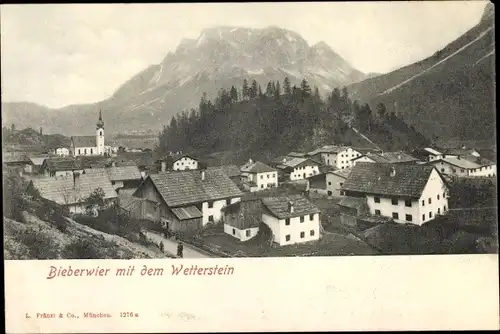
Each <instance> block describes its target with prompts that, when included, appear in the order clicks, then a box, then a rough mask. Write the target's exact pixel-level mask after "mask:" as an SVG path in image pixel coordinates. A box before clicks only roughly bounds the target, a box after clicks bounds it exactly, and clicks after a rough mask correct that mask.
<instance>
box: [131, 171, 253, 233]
mask: <svg viewBox="0 0 500 334" xmlns="http://www.w3.org/2000/svg"><path fill="white" fill-rule="evenodd" d="M242 195H243V193H242V192H241V191H240V190H239V189H238V187H237V186H236V184H235V183H234V182H233V181H231V179H230V178H229V177H228V176H227V175H226V174H225V173H223V172H220V171H217V170H204V169H203V170H189V171H188V170H186V171H170V172H160V173H158V174H150V175H148V176H147V178H146V179H145V180H144V181H143V182H142V183H141V185H140V186H139V187H138V188H137V190H136V191H135V192H134V194H133V196H134V197H138V198H141V199H143V207H142V213H141V214H142V216H143V217H144V218H145V219H152V220H154V221H157V222H162V224H163V225H164V226H166V227H168V228H169V229H170V230H172V231H187V230H196V229H199V228H202V227H203V226H205V225H206V224H209V223H217V222H219V221H221V219H222V211H221V209H222V208H223V207H225V206H226V205H229V204H232V203H236V202H239V201H240V200H241V196H242Z"/></svg>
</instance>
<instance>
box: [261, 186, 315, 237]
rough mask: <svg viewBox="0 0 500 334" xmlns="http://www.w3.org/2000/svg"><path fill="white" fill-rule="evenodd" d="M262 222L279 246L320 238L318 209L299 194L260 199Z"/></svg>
mask: <svg viewBox="0 0 500 334" xmlns="http://www.w3.org/2000/svg"><path fill="white" fill-rule="evenodd" d="M262 204H263V213H262V222H263V223H264V224H266V225H267V226H269V228H270V229H271V231H272V232H273V241H274V242H275V243H277V244H279V245H280V246H284V245H293V244H297V243H302V242H307V241H314V240H318V239H319V238H320V222H319V214H320V210H319V208H317V207H316V206H315V205H314V204H312V203H311V202H310V201H309V200H308V199H306V198H305V197H302V196H300V195H289V196H277V197H267V198H263V199H262Z"/></svg>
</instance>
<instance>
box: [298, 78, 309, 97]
mask: <svg viewBox="0 0 500 334" xmlns="http://www.w3.org/2000/svg"><path fill="white" fill-rule="evenodd" d="M300 89H301V90H302V96H303V97H304V98H305V97H309V96H311V87H309V84H308V83H307V80H306V79H302V82H301V83H300Z"/></svg>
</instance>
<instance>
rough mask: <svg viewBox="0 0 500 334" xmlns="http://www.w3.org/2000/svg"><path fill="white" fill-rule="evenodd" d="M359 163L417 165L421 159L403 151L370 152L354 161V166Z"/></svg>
mask: <svg viewBox="0 0 500 334" xmlns="http://www.w3.org/2000/svg"><path fill="white" fill-rule="evenodd" d="M358 162H370V163H382V164H384V163H390V164H416V163H417V162H419V159H417V158H415V157H413V156H411V155H409V154H407V153H405V152H401V151H397V152H381V153H377V152H369V153H366V154H363V155H361V156H359V157H356V158H354V159H353V160H352V165H353V166H354V165H356V164H357V163H358Z"/></svg>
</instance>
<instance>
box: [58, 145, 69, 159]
mask: <svg viewBox="0 0 500 334" xmlns="http://www.w3.org/2000/svg"><path fill="white" fill-rule="evenodd" d="M54 153H55V154H56V155H57V156H60V157H67V156H68V155H69V153H70V152H69V149H67V148H66V147H59V148H56V149H55V150H54Z"/></svg>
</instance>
